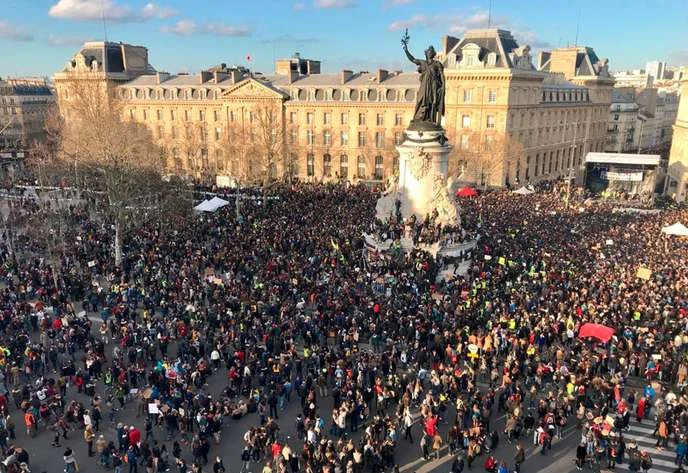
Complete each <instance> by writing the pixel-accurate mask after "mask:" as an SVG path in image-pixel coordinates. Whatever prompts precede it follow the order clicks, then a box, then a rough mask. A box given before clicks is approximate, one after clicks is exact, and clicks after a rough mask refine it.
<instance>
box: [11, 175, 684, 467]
mask: <svg viewBox="0 0 688 473" xmlns="http://www.w3.org/2000/svg"><path fill="white" fill-rule="evenodd" d="M272 192H274V193H275V195H276V196H278V197H279V198H277V199H260V198H255V199H246V200H244V201H243V202H242V204H241V218H240V219H237V216H236V215H235V211H234V207H233V206H232V205H230V206H228V207H227V208H224V209H221V210H219V211H217V212H215V213H208V214H203V215H198V216H189V217H180V218H179V220H178V221H169V220H168V221H164V222H158V221H151V222H149V223H147V224H145V225H143V226H141V227H140V228H138V229H137V230H136V231H134V232H132V233H130V234H128V235H127V236H126V239H125V243H124V257H123V260H122V263H121V264H120V265H116V264H115V263H114V259H113V255H112V254H113V250H112V247H113V234H112V230H111V228H110V226H109V225H105V224H104V223H103V222H100V221H99V219H98V217H97V215H96V213H95V212H94V211H93V206H94V205H96V204H97V202H94V201H89V200H81V199H75V200H73V201H72V202H71V203H70V204H69V205H67V206H64V205H59V206H53V210H52V211H54V212H59V213H60V215H61V217H60V222H61V226H60V231H59V235H58V236H59V239H58V236H55V234H54V233H52V234H51V236H50V239H46V237H45V235H40V233H41V232H45V231H46V230H45V229H44V227H41V226H40V220H41V219H43V216H44V214H45V212H46V210H45V208H41V207H40V206H23V205H22V206H20V205H13V206H12V208H11V212H10V218H9V219H8V222H10V223H13V224H14V227H15V228H14V229H13V230H12V231H11V232H10V231H7V232H5V235H3V241H4V244H3V246H2V254H1V255H0V256H1V257H2V270H1V272H0V276H1V277H2V281H3V289H2V292H1V293H0V304H1V305H2V311H3V312H2V317H0V366H1V367H2V374H3V375H4V380H3V382H4V385H5V387H6V389H4V390H3V391H4V392H5V394H3V395H2V396H0V411H1V412H2V419H3V420H2V422H0V447H2V450H3V453H4V455H5V462H4V464H5V467H6V468H7V469H8V471H19V472H22V471H30V470H29V469H30V468H31V469H33V468H34V467H33V466H32V465H31V463H30V462H29V458H28V454H29V453H28V452H30V451H31V445H32V443H33V442H34V441H33V439H34V438H35V437H36V436H49V437H50V439H51V441H52V444H53V445H55V446H56V448H58V447H59V448H63V449H64V450H62V451H61V452H60V453H61V454H62V455H61V456H62V460H63V462H64V470H65V471H67V472H72V471H77V469H78V468H81V469H84V468H89V470H87V471H94V470H93V469H95V468H96V467H95V465H96V463H97V464H99V465H101V467H102V468H114V470H115V472H117V473H119V472H123V471H124V472H126V471H128V472H129V473H131V472H138V471H145V472H146V473H153V472H159V471H167V470H168V469H170V471H179V472H181V473H187V472H210V471H212V472H213V473H219V472H224V471H229V465H227V466H225V463H229V459H228V457H227V456H228V455H234V456H235V458H233V459H232V460H231V462H232V464H235V463H236V464H241V469H242V471H251V472H256V471H261V472H262V473H272V472H279V473H283V472H291V473H296V472H297V471H304V472H307V473H316V472H321V471H323V472H328V473H329V472H341V473H344V472H346V473H349V472H355V473H360V472H362V471H372V472H381V471H396V470H399V468H400V467H399V458H400V456H401V455H402V454H405V453H406V452H405V451H400V446H403V445H411V444H415V443H417V448H418V450H417V452H418V457H421V458H423V459H425V460H428V461H430V460H432V459H433V458H437V457H440V456H444V455H447V454H449V455H451V456H452V457H451V463H450V465H451V467H450V468H451V470H452V472H461V471H463V470H464V468H466V469H475V468H476V464H477V463H476V462H480V465H479V466H478V468H480V469H482V468H484V469H487V470H488V471H490V472H493V473H496V472H499V473H504V472H509V471H517V472H520V471H522V470H523V469H524V468H525V466H524V465H527V461H526V451H527V450H529V449H531V448H534V447H532V446H531V444H534V445H535V446H536V447H537V451H538V452H539V453H540V454H542V455H547V454H549V451H550V449H551V448H552V445H553V444H556V442H557V441H558V439H560V438H562V435H563V432H564V431H565V429H566V428H567V427H568V428H578V429H580V438H581V443H580V446H579V447H578V449H577V450H576V452H575V457H576V460H577V466H578V467H579V468H583V467H584V466H585V465H587V464H589V463H590V462H596V464H602V463H604V462H606V464H607V465H608V466H609V467H612V466H613V465H614V462H616V463H618V462H621V461H628V462H629V464H630V465H632V466H633V468H635V467H636V466H637V468H635V471H638V470H640V469H642V468H645V467H648V468H649V466H651V462H652V460H651V456H650V453H649V452H647V451H644V450H643V448H644V447H642V446H638V445H633V443H632V442H627V441H625V439H624V430H625V428H626V427H627V426H628V420H629V417H630V416H634V417H635V416H637V418H638V419H640V420H643V421H646V420H645V419H648V418H649V419H650V420H649V421H647V422H650V421H652V422H654V419H655V418H656V419H657V425H656V427H657V429H656V430H657V436H658V447H659V448H668V446H669V441H670V440H671V441H672V444H671V445H672V448H676V452H677V463H678V464H679V466H680V464H681V463H683V462H685V457H686V453H687V452H686V450H688V446H686V441H685V437H683V435H684V434H685V433H686V429H687V428H688V411H687V410H686V409H685V406H687V405H688V396H686V395H685V392H684V389H685V385H686V379H687V377H688V362H687V361H686V356H685V354H686V349H687V348H688V336H686V335H685V330H686V322H687V321H688V318H687V317H686V315H687V313H688V312H687V311H688V301H686V287H688V269H687V268H688V266H687V264H686V263H688V245H687V244H686V242H685V241H684V240H682V239H675V238H668V237H664V236H662V235H661V233H660V229H661V227H662V226H663V225H666V224H671V223H675V222H676V221H688V212H687V211H685V210H672V211H662V212H660V213H656V214H647V213H643V214H638V213H633V212H623V213H622V212H613V209H612V207H611V205H610V204H606V203H604V202H599V201H593V200H590V201H583V200H582V199H571V200H570V201H569V199H568V198H566V199H564V196H563V194H562V193H561V192H559V191H557V190H556V189H554V190H549V191H545V192H538V193H537V194H534V195H530V196H515V195H513V194H509V193H507V192H494V193H489V194H486V195H484V196H479V197H477V198H474V199H465V200H462V201H461V202H460V207H461V222H460V227H459V228H453V229H452V230H451V231H452V233H454V234H459V235H461V238H462V239H465V238H468V237H471V238H474V237H477V238H478V239H479V240H478V241H479V243H478V245H477V246H476V248H475V249H474V250H473V252H472V260H471V263H470V265H469V268H468V271H467V273H466V274H463V275H462V274H456V275H453V276H452V277H450V278H438V277H437V276H438V273H439V270H440V268H439V265H438V264H437V262H436V261H435V260H434V259H433V257H432V256H431V255H430V254H428V253H427V252H424V251H419V250H414V251H411V252H404V251H399V249H398V248H394V249H393V250H392V251H389V252H383V253H380V252H376V251H373V250H371V249H370V248H369V247H367V246H366V245H365V243H364V241H363V239H362V234H363V232H365V231H367V230H368V229H370V228H378V229H381V230H380V231H385V232H387V234H388V235H389V236H391V237H393V238H397V239H398V238H400V237H401V236H402V235H410V236H411V237H412V238H413V239H414V241H417V240H418V241H420V240H423V241H436V240H437V239H438V238H439V237H440V236H441V235H442V227H441V226H440V225H438V224H436V223H435V222H434V216H432V215H430V216H418V219H407V220H403V219H395V221H394V222H375V221H374V208H375V202H376V199H377V197H378V194H376V193H375V192H372V191H370V190H369V189H366V188H364V187H355V186H344V185H319V186H306V185H294V186H290V187H284V188H277V189H274V190H273V191H272ZM58 209H59V210H58ZM421 222H422V223H421ZM27 227H32V228H30V229H27ZM22 229H23V230H22ZM58 240H59V242H61V244H60V245H57V246H56V245H55V242H56V241H58ZM65 242H67V243H65ZM41 252H43V253H44V256H39V255H40V254H41ZM26 255H31V256H30V257H27V256H26ZM639 267H642V268H646V269H648V270H649V271H650V272H651V275H650V276H649V277H648V278H639V277H638V268H639ZM586 322H593V323H599V324H603V325H606V326H610V327H613V328H614V329H615V335H614V337H613V338H612V339H611V340H610V341H609V342H608V343H603V342H601V341H599V340H595V339H581V338H580V337H579V336H578V330H579V328H580V327H581V325H582V324H584V323H586ZM218 379H220V380H221V381H220V382H219V383H218V382H217V381H216V380H218ZM640 383H642V384H640ZM291 406H295V409H296V410H297V411H298V416H296V417H295V418H285V415H284V412H285V410H286V409H287V408H290V407H291ZM134 412H135V414H136V417H135V418H134V419H135V420H133V421H132V420H131V419H130V417H131V416H129V417H128V416H127V415H126V413H130V414H133V413H134ZM498 415H499V416H501V415H504V416H505V417H506V420H505V424H504V426H502V425H501V424H499V425H498V424H497V421H496V418H497V417H498ZM18 422H21V423H22V425H20V426H19V428H18V427H17V425H16V424H17V423H18ZM233 423H237V424H236V425H242V426H245V425H249V426H250V427H249V428H247V430H246V431H245V433H243V437H242V440H241V441H242V442H243V445H242V448H239V449H236V451H234V450H229V451H227V450H225V451H221V450H220V448H219V447H218V446H219V445H222V444H223V434H226V433H227V431H228V427H227V426H228V425H229V426H232V425H233ZM648 425H649V424H648ZM105 426H111V427H112V428H111V429H107V428H106V427H105ZM23 427H25V435H24V432H23V431H24V428H23ZM230 428H232V427H230ZM74 432H78V435H77V438H75V437H72V435H73V434H74ZM294 432H295V433H294ZM77 442H83V444H85V445H86V447H87V449H86V452H87V453H86V455H87V457H85V458H84V457H81V456H80V455H79V452H80V451H81V450H80V448H79V447H77V446H76V445H77ZM504 443H506V444H507V445H509V446H508V448H506V449H505V448H504V446H503V445H504ZM679 447H680V448H679ZM403 450H406V449H403ZM504 451H508V452H509V454H508V456H505V454H504V453H503V452H504ZM500 452H501V453H500ZM679 452H682V453H680V454H679ZM572 456H573V452H572ZM88 457H93V458H88ZM43 469H46V470H47V468H46V467H45V466H43ZM39 471H41V470H39ZM51 471H52V470H51Z"/></svg>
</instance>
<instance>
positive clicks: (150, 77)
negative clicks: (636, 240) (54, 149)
mask: <svg viewBox="0 0 688 473" xmlns="http://www.w3.org/2000/svg"><path fill="white" fill-rule="evenodd" d="M130 51H133V52H136V53H137V54H136V55H135V57H136V58H137V59H138V62H137V63H136V64H134V65H133V66H135V67H132V64H130V63H129V62H128V59H129V58H130V57H131V56H132V53H131V52H130ZM113 55H114V56H115V60H114V67H113V59H112V57H110V56H113ZM438 58H439V59H440V60H441V61H442V62H443V63H444V65H445V76H446V85H447V90H446V113H445V117H444V127H445V129H446V130H447V135H448V138H449V139H450V141H451V142H452V143H453V144H454V148H455V149H454V152H453V155H452V159H454V160H455V161H456V162H461V163H463V165H461V166H457V174H459V176H458V177H460V178H462V179H463V180H467V181H472V182H475V181H478V180H481V181H483V183H484V184H486V185H487V184H489V185H495V186H503V185H507V184H511V185H513V184H517V183H526V182H534V181H539V180H542V179H550V178H558V177H562V176H568V175H570V174H571V173H574V174H575V173H576V172H577V171H578V170H580V169H582V168H583V162H582V156H584V155H585V154H586V153H587V152H588V151H602V150H604V146H605V140H606V132H607V121H608V117H609V106H610V103H611V92H612V88H613V83H614V81H613V78H612V77H611V76H610V75H609V73H608V69H607V64H606V61H600V60H599V58H598V57H597V56H596V55H595V52H594V51H593V50H592V49H591V48H566V49H559V50H554V51H551V52H547V53H545V54H543V55H541V57H539V60H538V64H535V65H534V64H533V61H532V58H531V57H530V49H529V48H528V47H527V46H523V47H521V46H519V45H518V44H517V43H516V41H515V39H514V38H513V37H512V36H511V34H510V33H509V32H507V31H504V30H497V29H490V30H475V31H469V32H467V33H466V35H465V36H464V37H463V38H461V39H459V38H453V37H445V38H443V40H442V47H441V48H439V51H438ZM275 69H276V70H275V73H274V74H272V75H260V74H254V73H251V72H250V71H247V70H245V69H242V68H237V67H227V66H226V65H224V64H222V65H220V66H217V67H213V68H211V69H208V70H204V71H201V72H200V73H198V74H194V75H186V74H177V75H171V74H167V73H162V72H155V70H154V69H153V68H152V67H151V66H150V65H149V64H148V62H147V51H146V50H145V48H142V47H133V46H129V45H123V44H117V43H87V44H85V45H84V47H83V48H82V49H81V50H80V51H79V52H78V53H77V54H76V55H75V56H74V58H73V59H72V60H71V61H70V62H69V63H68V64H67V67H66V68H65V69H64V70H63V71H61V72H59V73H58V74H56V75H55V86H56V89H57V93H58V97H59V100H60V102H61V103H62V101H63V100H66V101H68V100H70V96H69V90H70V87H71V84H73V83H74V82H78V81H80V80H91V81H93V80H95V81H100V83H102V89H103V92H104V93H105V94H106V95H107V97H108V99H109V100H112V101H116V102H117V103H118V106H119V107H120V109H121V111H122V113H123V115H124V117H125V118H126V119H129V120H136V121H139V122H142V123H145V124H146V125H147V126H148V127H149V128H150V129H151V131H152V133H153V136H154V137H155V139H156V140H159V143H160V145H161V146H162V147H163V148H164V149H165V155H166V156H165V161H166V164H167V166H168V167H169V168H170V170H172V171H174V172H177V173H182V174H189V175H192V176H194V177H203V176H205V177H213V176H215V175H230V176H231V175H233V174H235V173H237V172H238V171H237V169H236V160H235V159H233V158H234V157H235V155H236V154H237V153H238V151H237V150H238V149H239V146H238V144H237V141H240V142H244V141H248V142H254V141H260V135H261V134H264V131H265V130H261V128H265V120H264V115H265V114H264V111H265V110H278V111H279V112H278V120H277V121H274V120H272V121H271V122H270V123H271V127H272V131H271V133H272V135H273V138H275V137H277V139H279V140H280V141H281V142H282V143H283V147H281V149H280V153H282V154H283V159H282V160H281V162H280V163H278V166H279V167H280V168H281V169H275V170H274V172H275V173H276V174H279V173H281V172H285V173H290V174H293V175H295V176H298V177H299V178H301V179H303V180H308V181H320V180H330V179H347V180H350V181H359V180H360V181H368V180H372V181H378V182H379V181H384V180H386V179H388V178H389V177H390V176H392V175H393V174H394V172H395V166H396V165H397V153H396V150H395V145H396V144H399V143H401V141H403V139H404V134H403V133H404V130H405V129H406V127H407V126H408V124H409V122H410V120H411V118H412V116H413V113H414V106H415V100H416V96H415V94H416V89H417V87H418V74H417V73H415V72H414V73H407V72H400V71H395V72H392V71H386V70H382V69H380V70H377V71H374V72H366V71H360V72H353V71H351V70H342V71H340V72H339V73H335V74H323V73H321V72H320V62H319V61H315V60H309V59H304V58H301V57H300V56H295V57H293V58H289V59H283V60H279V61H277V63H276V68H275ZM495 142H508V143H512V144H516V145H518V146H509V147H508V148H509V149H518V150H519V152H518V153H510V154H509V155H508V156H506V155H505V154H504V153H497V152H496V151H494V150H495V148H496V147H495V145H494V143H495ZM239 144H241V143H239ZM476 147H477V148H479V153H478V154H480V155H481V156H483V157H484V156H487V157H488V158H489V160H490V162H491V164H490V165H489V166H483V165H482V164H481V171H480V172H479V173H478V172H476V170H475V169H471V163H475V162H476V160H475V159H473V157H474V156H475V155H476V150H475V149H474V148H476ZM502 149H506V147H502ZM469 158H471V159H469ZM248 159H250V158H248ZM473 167H475V165H473Z"/></svg>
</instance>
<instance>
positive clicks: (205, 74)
mask: <svg viewBox="0 0 688 473" xmlns="http://www.w3.org/2000/svg"><path fill="white" fill-rule="evenodd" d="M198 77H199V80H200V82H199V84H205V83H206V82H208V81H209V80H210V78H211V77H212V75H211V74H210V71H201V73H200V74H198Z"/></svg>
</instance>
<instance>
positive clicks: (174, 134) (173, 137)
mask: <svg viewBox="0 0 688 473" xmlns="http://www.w3.org/2000/svg"><path fill="white" fill-rule="evenodd" d="M170 136H171V137H172V139H176V138H177V127H176V126H173V127H172V128H171V129H170Z"/></svg>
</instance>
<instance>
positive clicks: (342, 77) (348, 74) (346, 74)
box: [339, 69, 354, 85]
mask: <svg viewBox="0 0 688 473" xmlns="http://www.w3.org/2000/svg"><path fill="white" fill-rule="evenodd" d="M353 76H354V73H353V72H352V71H350V70H348V69H344V70H343V71H342V72H340V73H339V82H340V83H341V84H342V85H344V84H346V83H347V82H349V81H350V80H351V78H352V77H353Z"/></svg>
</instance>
